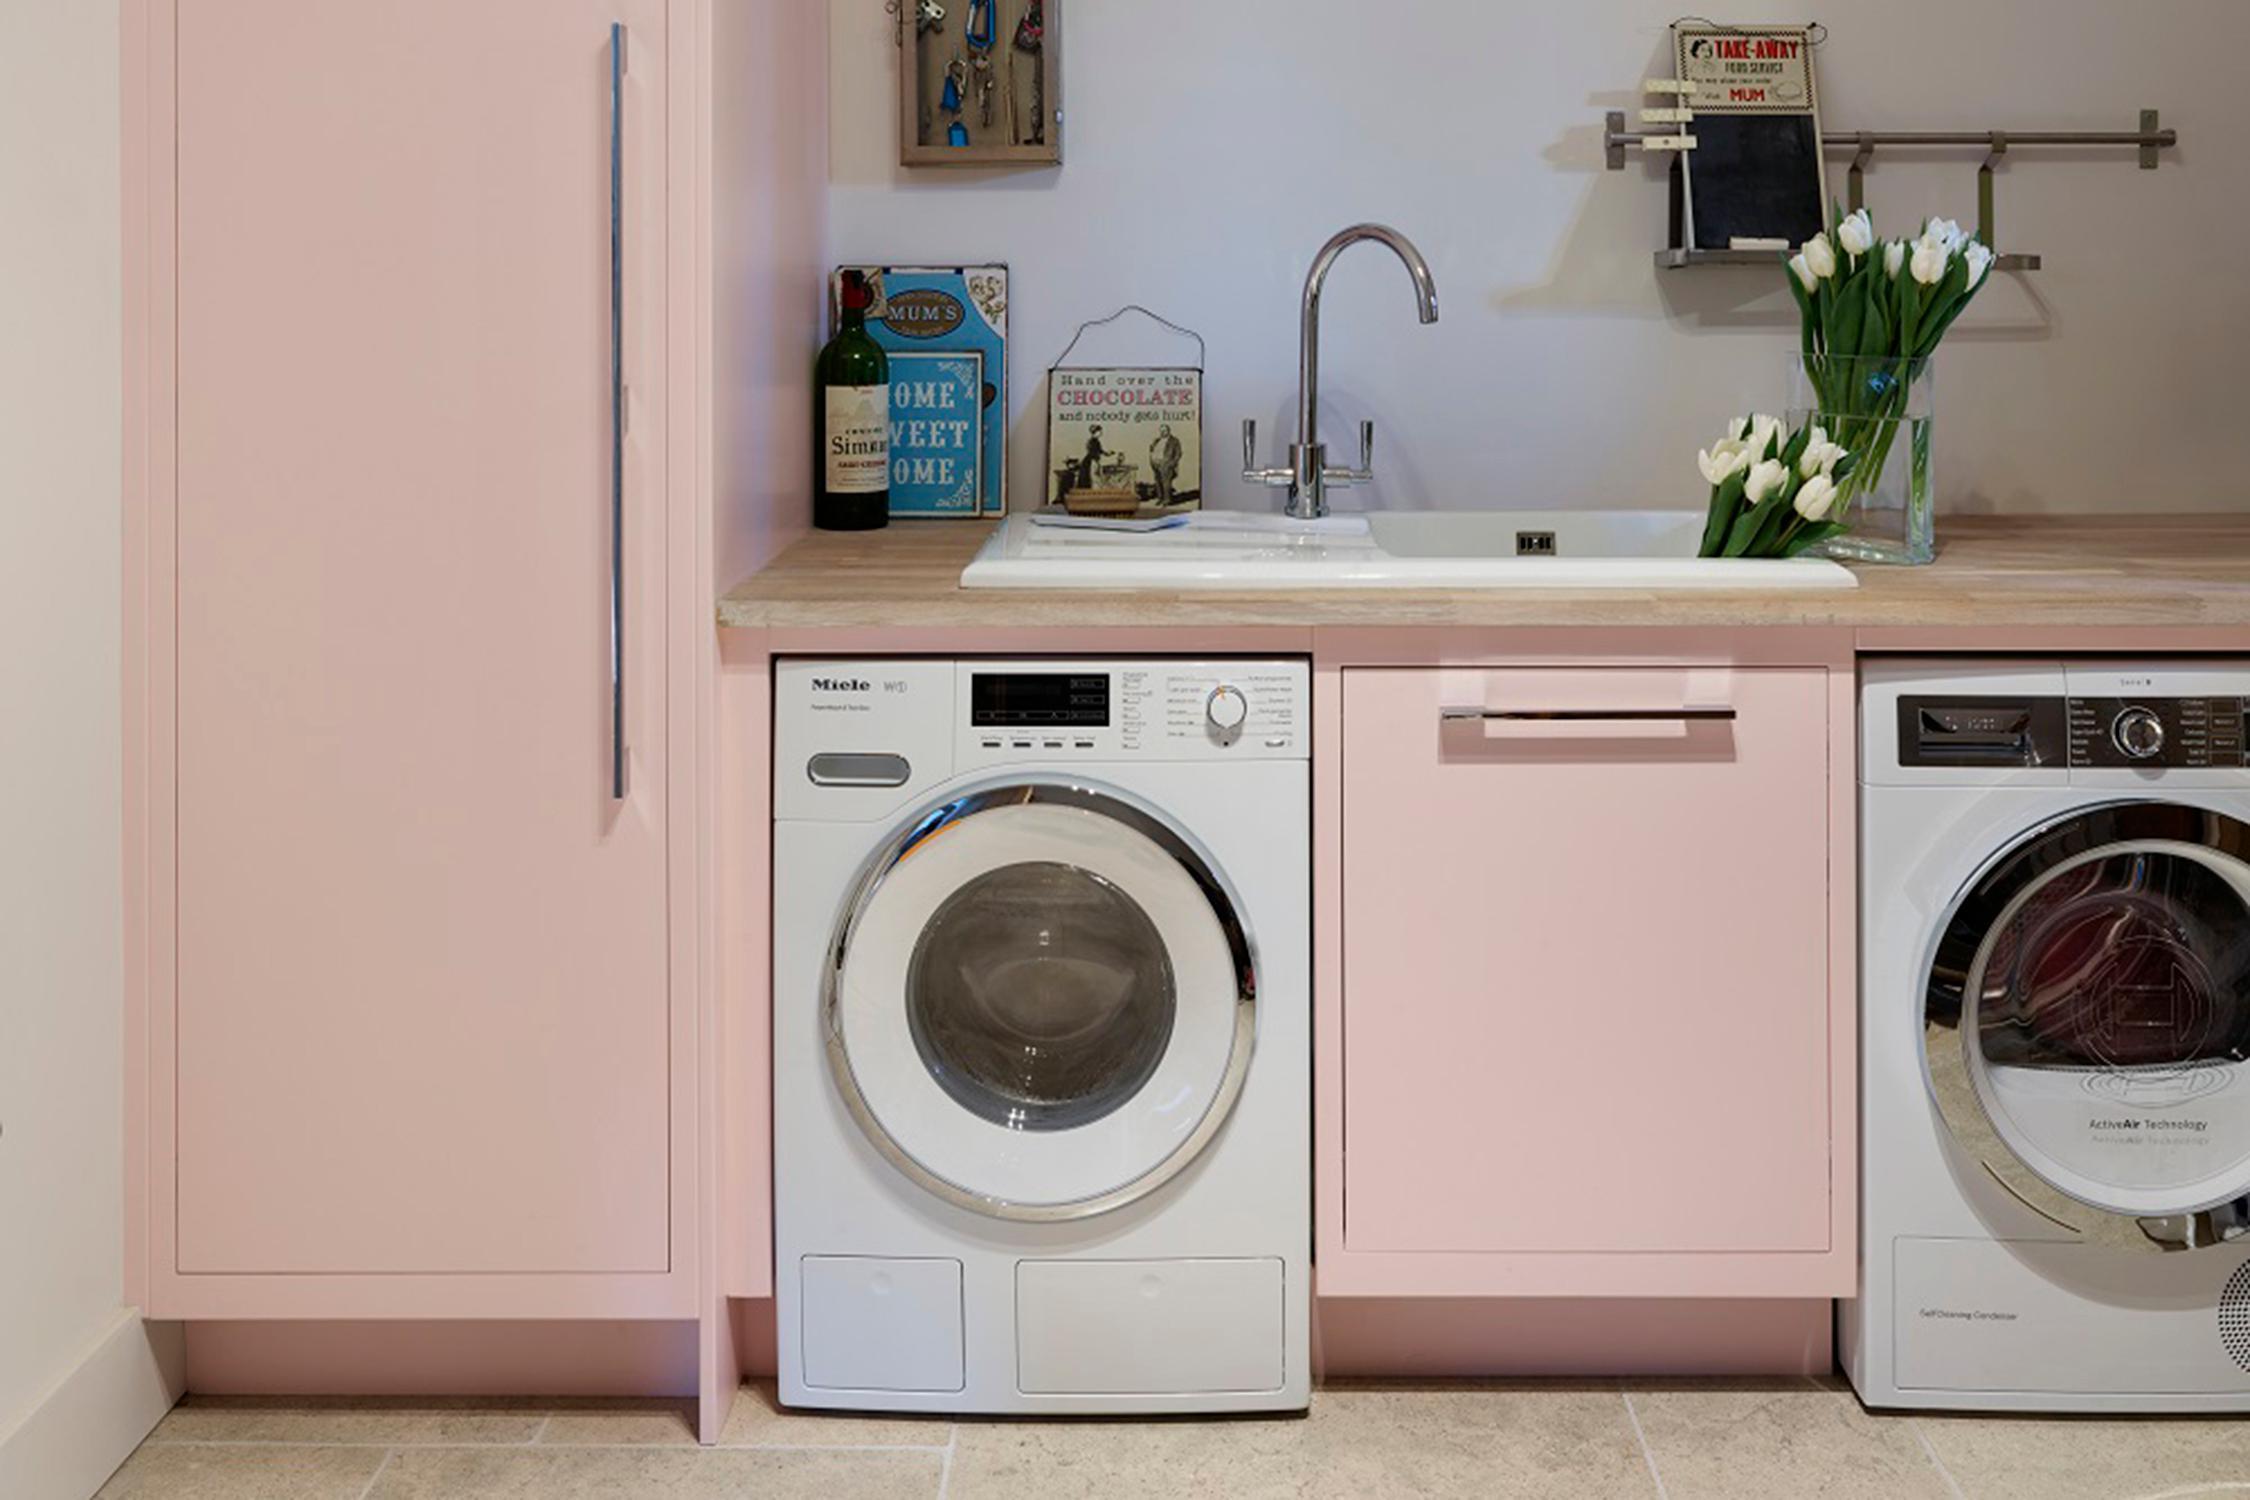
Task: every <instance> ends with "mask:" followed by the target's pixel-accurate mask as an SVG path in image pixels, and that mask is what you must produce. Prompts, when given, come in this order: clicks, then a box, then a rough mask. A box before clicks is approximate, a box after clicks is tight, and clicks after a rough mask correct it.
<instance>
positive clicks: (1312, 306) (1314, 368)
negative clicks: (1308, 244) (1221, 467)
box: [1292, 224, 1438, 516]
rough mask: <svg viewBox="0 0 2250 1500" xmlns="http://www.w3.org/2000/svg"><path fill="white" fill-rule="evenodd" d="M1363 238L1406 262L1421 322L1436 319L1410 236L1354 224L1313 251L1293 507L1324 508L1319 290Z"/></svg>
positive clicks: (1430, 279)
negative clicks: (1340, 258) (1344, 256)
mask: <svg viewBox="0 0 2250 1500" xmlns="http://www.w3.org/2000/svg"><path fill="white" fill-rule="evenodd" d="M1363 240H1372V241H1374V242H1376V243H1377V244H1381V245H1387V246H1389V247H1390V250H1391V253H1392V254H1394V255H1396V256H1397V257H1398V258H1399V260H1400V262H1401V263H1402V264H1404V265H1405V267H1406V273H1407V275H1409V276H1411V277H1413V278H1414V302H1415V308H1416V310H1417V311H1418V312H1419V314H1420V315H1421V319H1422V321H1423V322H1424V323H1435V322H1436V321H1437V320H1438V293H1437V278H1436V277H1434V276H1432V275H1431V274H1430V263H1429V261H1427V260H1426V259H1424V258H1423V255H1422V252H1421V251H1419V250H1417V249H1415V248H1414V242H1413V241H1412V240H1410V239H1408V238H1407V237H1406V236H1405V235H1403V234H1400V233H1399V232H1398V231H1397V230H1395V229H1392V228H1391V227H1389V226H1388V225H1385V224H1355V225H1353V226H1352V227H1351V228H1349V229H1347V230H1345V231H1344V232H1343V233H1341V234H1339V235H1337V236H1336V237H1335V238H1334V239H1332V240H1330V241H1329V242H1328V243H1327V244H1325V245H1323V246H1321V247H1320V253H1319V254H1318V255H1316V256H1314V257H1313V263H1312V270H1311V272H1310V273H1309V274H1308V275H1307V276H1306V277H1305V303H1304V321H1303V326H1302V328H1301V330H1300V333H1299V337H1300V344H1299V351H1298V361H1297V444H1296V451H1295V453H1294V455H1293V456H1292V457H1293V467H1294V468H1295V470H1296V484H1295V485H1294V486H1293V489H1294V490H1295V492H1296V493H1295V494H1294V495H1293V496H1292V500H1293V501H1296V502H1299V503H1298V504H1296V505H1293V506H1292V508H1293V509H1301V510H1302V511H1304V512H1305V513H1308V514H1310V515H1314V516H1319V515H1325V514H1326V513H1327V509H1328V507H1327V487H1328V486H1327V478H1326V475H1325V472H1324V471H1325V469H1326V466H1327V462H1328V458H1327V452H1326V450H1325V449H1324V448H1323V447H1322V445H1321V441H1320V296H1321V292H1322V291H1323V290H1324V289H1325V288H1326V286H1327V284H1328V272H1329V270H1330V269H1331V268H1332V267H1334V266H1335V264H1336V258H1337V257H1338V256H1340V255H1342V254H1343V253H1344V252H1345V251H1346V250H1349V249H1350V248H1351V247H1352V246H1354V245H1356V244H1359V243H1360V242H1361V241H1363Z"/></svg>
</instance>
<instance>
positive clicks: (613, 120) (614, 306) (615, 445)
mask: <svg viewBox="0 0 2250 1500" xmlns="http://www.w3.org/2000/svg"><path fill="white" fill-rule="evenodd" d="M609 757H610V769H609V795H610V798H611V800H613V801H617V802H622V801H624V800H625V796H626V793H627V792H628V791H629V790H630V787H629V785H628V778H627V771H626V765H627V754H626V748H625V23H624V22H622V21H614V22H612V23H610V28H609Z"/></svg>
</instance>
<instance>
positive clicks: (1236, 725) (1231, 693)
mask: <svg viewBox="0 0 2250 1500" xmlns="http://www.w3.org/2000/svg"><path fill="white" fill-rule="evenodd" d="M1203 717H1204V720H1205V721H1206V722H1207V723H1209V724H1210V726H1211V732H1212V734H1214V735H1216V736H1217V737H1218V740H1219V743H1221V744H1223V745H1231V744H1233V743H1234V742H1235V740H1236V738H1238V737H1239V736H1240V735H1241V733H1242V726H1243V725H1244V724H1247V723H1248V722H1250V700H1249V699H1248V698H1245V697H1243V696H1242V689H1240V688H1238V687H1230V686H1227V685H1224V684H1222V685H1220V686H1218V687H1215V688H1213V689H1211V696H1210V697H1208V698H1206V699H1204V700H1203Z"/></svg>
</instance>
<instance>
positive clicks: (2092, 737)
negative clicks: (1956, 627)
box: [1893, 663, 2250, 785]
mask: <svg viewBox="0 0 2250 1500" xmlns="http://www.w3.org/2000/svg"><path fill="white" fill-rule="evenodd" d="M1962 675H1963V679H1964V680H1962V681H1961V682H1960V683H1959V684H1958V686H1956V685H1955V684H1952V683H1946V682H1943V681H1929V682H1926V683H1911V684H1909V683H1901V684H1900V685H1899V687H1898V688H1896V689H1894V690H1893V691H1895V692H1896V697H1895V699H1894V700H1893V701H1894V702H1895V705H1896V714H1897V718H1896V730H1897V752H1898V759H1897V765H1898V766H1899V767H1900V768H1901V769H1903V770H1907V771H1913V770H1917V769H1919V770H1930V771H1939V772H1945V771H1953V772H1963V773H1966V772H1980V771H1982V772H2002V771H2014V772H2036V771H2049V770H2051V771H2053V772H2056V773H2067V774H2068V776H2069V778H2070V779H2071V780H2072V781H2073V782H2076V781H2079V780H2081V779H2085V780H2087V781H2088V784H2108V783H2109V781H2110V780H2112V779H2118V778H2122V780H2121V782H2120V784H2124V783H2130V782H2134V781H2136V780H2138V779H2141V778H2145V777H2147V776H2150V775H2154V774H2158V773H2163V774H2165V775H2167V777H2171V776H2172V775H2173V773H2181V774H2185V775H2186V776H2188V777H2190V778H2192V780H2193V782H2194V784H2199V785H2200V784H2204V783H2206V782H2208V784H2210V785H2238V784H2241V783H2242V782H2243V781H2244V780H2246V779H2250V777H2246V774H2245V773H2250V672H2246V671H2245V670H2243V669H2242V668H2241V667H2239V666H2234V667H2228V666H2218V667H2202V666H2197V665H2158V666H2153V667H2132V666H2109V665H2096V664H2075V663H2074V664H2071V665H2069V666H2067V667H2061V668H2053V669H2049V672H2048V673H2046V674H2037V673H2032V672H2029V671H2028V670H2026V671H2023V672H2022V674H2021V675H2022V680H2019V681H2017V682H2014V683H2007V684H2002V683H1997V682H1991V681H1989V680H1982V681H1980V680H1978V674H1975V673H1973V672H1969V671H1964V673H1963V674H1962ZM1983 675H1984V676H1985V677H1986V678H1987V679H1989V677H1990V674H1989V673H1987V674H1983ZM2038 676H2045V677H2046V681H2044V682H2039V683H2037V685H2036V686H2034V685H2033V679H2034V678H2036V677H2038ZM1995 689H1997V690H1995ZM2183 784H2185V783H2183Z"/></svg>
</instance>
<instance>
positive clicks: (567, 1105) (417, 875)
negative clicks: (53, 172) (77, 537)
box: [125, 0, 825, 1336]
mask: <svg viewBox="0 0 2250 1500" xmlns="http://www.w3.org/2000/svg"><path fill="white" fill-rule="evenodd" d="M817 9H819V8H817V7H801V6H793V5H784V4H782V3H780V0H477V3H476V4H473V5H462V4H459V3H456V0H387V3H385V4H382V5H359V6H343V5H325V4H324V5H309V4H305V3H303V0H127V4H126V8H125V20H126V38H127V58H126V67H127V77H126V90H125V92H126V100H127V105H126V108H127V121H126V124H127V147H126V154H127V173H126V177H127V202H126V213H127V235H126V237H127V244H128V255H129V265H128V286H127V299H128V326H129V347H128V350H127V363H128V428H129V430H128V433H127V449H128V462H127V468H128V476H129V490H130V493H129V499H128V552H129V555H128V558H127V572H128V589H127V593H128V599H129V604H128V609H129V616H130V617H129V619H128V622H127V623H128V639H129V658H130V659H129V663H128V682H127V711H128V715H129V722H130V725H131V738H132V744H131V750H130V755H129V759H130V765H129V767H128V783H129V784H128V797H129V802H130V807H129V818H128V822H129V830H128V843H129V848H128V854H129V857H130V866H129V867H130V871H131V876H132V885H133V888H132V891H131V920H130V932H129V941H130V944H131V953H130V959H131V964H132V972H133V977H134V980H135V985H136V994H135V1005H134V1011H133V1020H134V1026H133V1035H132V1038H131V1043H132V1053H131V1056H130V1058H129V1060H128V1065H129V1069H130V1071H131V1075H132V1077H131V1088H130V1090H129V1092H130V1094H131V1097H132V1104H131V1107H132V1109H133V1116H134V1117H133V1119H132V1121H131V1122H130V1123H131V1125H132V1134H131V1145H132V1149H133V1155H134V1167H135V1171H134V1174H133V1176H134V1181H133V1184H132V1193H133V1201H132V1202H131V1204H130V1205H129V1209H130V1213H129V1218H130V1221H131V1224H132V1229H133V1234H134V1243H133V1245H132V1246H131V1247H130V1250H131V1255H130V1257H129V1258H130V1261H131V1270H132V1276H133V1279H134V1281H135V1286H134V1287H133V1291H134V1292H135V1294H136V1296H137V1297H138V1298H139V1299H140V1300H141V1301H142V1302H143V1304H144V1306H145V1307H146V1309H147V1310H148V1312H149V1313H150V1314H151V1315H153V1316H157V1317H164V1318H183V1319H352V1318H386V1319H429V1318H454V1317H475V1318H516V1319H665V1320H680V1321H699V1320H710V1319H714V1318H717V1317H718V1316H719V1315H718V1313H717V1311H716V1310H715V1309H716V1308H717V1307H718V1306H719V1303H720V1299H718V1298H717V1297H715V1295H714V1288H715V1271H714V1270H713V1267H714V1265H715V1263H716V1261H717V1260H718V1258H719V1257H718V1253H717V1247H716V1244H715V1243H714V1240H715V1236H716V1234H717V1226H716V1225H715V1224H714V1223H713V1222H712V1216H711V1215H710V1214H708V1213H706V1212H702V1211H700V1210H699V1204H702V1203H705V1202H708V1201H710V1197H709V1193H708V1188H709V1186H710V1184H711V1183H712V1182H713V1181H714V1180H715V1178H716V1175H717V1174H718V1172H719V1171H720V1170H722V1162H721V1152H722V1144H721V1142H720V1140H719V1134H718V1131H719V1127H718V1124H717V1107H716V1101H715V1099H714V1097H713V1094H714V1082H715V1075H714V1071H713V1070H715V1068H716V1066H717V1060H716V1058H715V1057H714V1056H713V1055H712V1051H713V1049H712V1048H711V1046H710V1045H709V1041H710V1037H709V1032H710V1028H711V1025H712V1021H711V1017H712V1014H713V1007H712V1005H711V1001H710V991H711V985H712V971H713V967H714V966H713V961H712V956H711V955H712V949H713V935H712V931H711V922H710V914H709V911H708V903H707V902H706V901H705V899H704V892H705V891H706V890H707V889H708V887H709V884H710V881H709V866H710V862H711V859H712V857H713V854H712V848H711V839H712V832H713V831H712V829H711V827H710V826H709V825H710V804H711V800H712V794H711V790H710V784H711V780H712V776H713V766H712V751H711V748H710V740H711V736H712V724H711V719H712V705H711V701H710V699H711V688H710V683H711V682H712V681H713V680H714V679H715V675H716V671H715V660H714V658H715V650H716V648H715V644H714V643H713V640H712V631H711V626H710V622H711V618H712V608H713V603H714V599H715V584H716V580H717V579H718V577H719V576H720V574H721V573H722V572H723V573H725V574H726V575H727V576H729V577H731V576H735V575H738V574H739V573H740V572H741V571H742V570H743V569H744V568H745V567H746V566H752V565H755V563H756V562H757V561H758V560H759V559H760V555H761V554H762V553H763V552H764V551H765V550H767V549H769V548H770V547H771V546H772V545H773V544H774V543H776V542H777V541H779V540H782V539H785V538H786V537H787V535H788V534H789V533H790V531H791V530H792V529H793V528H795V527H797V526H801V525H802V512H803V507H804V482H803V478H802V476H803V474H804V473H805V472H806V470H807V467H808V466H807V464H806V463H805V442H806V439H805V434H806V433H807V432H809V428H810V424H809V421H806V420H803V419H802V418H803V413H802V412H801V411H800V410H796V409H793V408H792V405H791V402H792V401H793V400H794V401H799V402H800V403H801V398H796V397H787V396H784V397H778V398H776V397H774V396H772V395H771V393H772V392H776V391H784V392H785V391H789V390H791V389H792V388H793V386H794V385H799V384H802V380H801V376H798V373H797V372H798V367H799V365H800V364H801V362H802V360H803V359H805V358H807V357H809V351H810V348H811V346H812V342H813V339H814V336H815V332H816V330H815V316H816V313H815V309H816V307H817V286H818V263H819V259H820V243H819V240H820V234H821V226H820V215H819V213H818V212H817V207H816V206H815V205H816V204H817V198H818V192H817V188H818V186H819V177H820V174H821V171H822V167H823V162H822V152H821V149H820V147H821V137H822V132H823V131H824V129H825V125H824V118H823V117H824V113H825V102H824V101H823V100H822V99H821V97H820V92H819V88H818V86H817V85H816V84H811V83H808V82H806V81H805V80H806V79H808V78H809V77H810V76H812V75H813V74H815V73H817V72H819V71H820V69H819V67H818V63H819V60H820V58H821V57H822V56H823V49H824V32H823V30H822V27H821V25H820V23H819V18H818V17H808V16H807V15H806V14H805V12H806V11H810V10H817ZM752 97H755V99H756V100H757V101H758V102H756V103H742V102H739V101H741V100H743V99H749V98H752ZM722 371H723V372H724V374H723V376H722V374H721V373H720V372H722ZM744 381H748V382H750V383H751V384H752V385H754V386H762V388H763V389H764V390H765V391H767V392H768V393H769V395H768V398H767V399H766V400H765V401H763V402H762V403H760V404H759V405H758V406H757V407H756V408H755V409H752V408H751V407H750V405H749V403H748V402H747V401H745V400H744V399H743V393H742V391H741V389H740V383H741V382H744ZM722 1336H723V1335H722Z"/></svg>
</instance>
